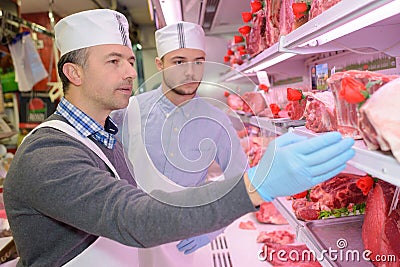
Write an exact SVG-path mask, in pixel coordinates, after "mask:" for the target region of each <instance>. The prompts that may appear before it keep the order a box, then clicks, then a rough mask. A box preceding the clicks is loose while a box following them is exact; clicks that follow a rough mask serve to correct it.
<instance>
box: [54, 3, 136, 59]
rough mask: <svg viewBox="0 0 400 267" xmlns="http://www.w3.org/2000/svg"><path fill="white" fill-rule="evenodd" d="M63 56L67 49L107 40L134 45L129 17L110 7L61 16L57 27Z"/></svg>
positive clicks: (56, 33)
mask: <svg viewBox="0 0 400 267" xmlns="http://www.w3.org/2000/svg"><path fill="white" fill-rule="evenodd" d="M54 31H55V39H56V45H57V48H58V49H59V50H60V52H61V56H63V55H65V54H66V53H68V52H71V51H74V50H78V49H81V48H87V47H91V46H96V45H104V44H121V45H125V46H128V47H130V48H132V44H131V41H130V40H129V24H128V21H127V19H126V17H125V16H124V15H123V14H121V13H119V12H117V11H114V10H110V9H93V10H87V11H82V12H79V13H75V14H72V15H70V16H67V17H65V18H63V19H61V20H60V21H59V22H58V23H57V24H56V25H55V27H54Z"/></svg>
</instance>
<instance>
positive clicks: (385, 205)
mask: <svg viewBox="0 0 400 267" xmlns="http://www.w3.org/2000/svg"><path fill="white" fill-rule="evenodd" d="M394 191H395V186H394V185H391V184H389V183H387V182H384V181H381V180H379V181H378V182H377V183H375V186H374V188H373V190H371V191H370V193H369V194H368V199H367V206H366V210H365V215H364V223H363V226H362V240H363V244H364V247H365V249H368V250H370V251H372V255H370V256H369V258H370V259H375V257H376V256H377V255H395V256H396V259H397V261H396V262H373V263H374V265H375V266H379V267H383V266H385V267H395V266H397V267H398V266H399V262H398V260H399V259H400V242H399V240H400V225H399V221H400V209H398V208H397V209H395V210H394V211H393V212H392V213H391V215H390V216H388V212H389V208H390V205H391V203H392V199H393V195H394Z"/></svg>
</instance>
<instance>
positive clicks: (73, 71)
mask: <svg viewBox="0 0 400 267" xmlns="http://www.w3.org/2000/svg"><path fill="white" fill-rule="evenodd" d="M62 70H63V73H64V75H65V76H66V77H67V78H68V80H69V81H70V82H71V83H72V84H73V85H75V86H80V85H81V84H82V68H81V67H80V66H78V65H77V64H74V63H65V64H64V66H63V69H62Z"/></svg>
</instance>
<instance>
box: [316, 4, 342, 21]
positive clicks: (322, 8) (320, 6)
mask: <svg viewBox="0 0 400 267" xmlns="http://www.w3.org/2000/svg"><path fill="white" fill-rule="evenodd" d="M340 1H341V0H313V1H312V2H311V8H310V13H309V16H310V19H313V18H315V17H316V16H318V15H320V14H321V13H323V12H324V11H326V10H328V9H329V8H331V7H332V6H334V5H336V4H337V3H339V2H340Z"/></svg>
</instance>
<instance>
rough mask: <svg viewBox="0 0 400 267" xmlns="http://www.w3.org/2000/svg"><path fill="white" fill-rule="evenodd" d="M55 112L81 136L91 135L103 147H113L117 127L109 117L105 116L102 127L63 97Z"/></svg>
mask: <svg viewBox="0 0 400 267" xmlns="http://www.w3.org/2000/svg"><path fill="white" fill-rule="evenodd" d="M55 113H56V114H57V115H60V116H63V117H64V118H65V119H66V120H67V121H68V122H69V123H71V125H72V126H74V127H75V129H76V130H77V131H78V132H79V133H80V134H81V135H82V136H84V137H89V136H93V137H94V139H96V140H97V141H99V142H100V143H101V144H103V145H104V146H105V147H107V148H109V149H113V148H114V144H115V141H116V139H115V136H114V135H115V134H116V133H117V132H118V128H117V126H116V125H115V123H114V122H113V121H112V119H111V118H110V117H107V119H106V123H105V128H103V126H101V125H100V124H98V123H97V122H96V121H95V120H93V119H92V118H91V117H89V116H88V115H86V114H85V113H84V112H82V111H81V110H79V109H78V108H77V107H75V106H74V105H73V104H71V103H70V102H69V101H68V100H66V99H65V98H64V97H62V98H61V101H60V103H59V104H58V106H57V110H56V112H55Z"/></svg>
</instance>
